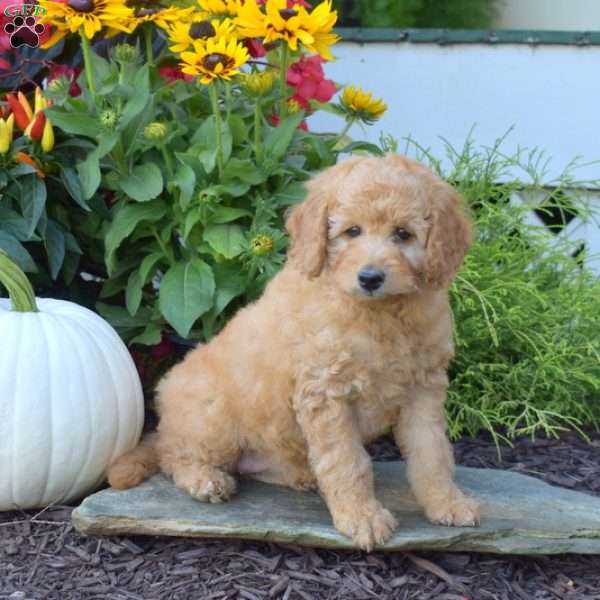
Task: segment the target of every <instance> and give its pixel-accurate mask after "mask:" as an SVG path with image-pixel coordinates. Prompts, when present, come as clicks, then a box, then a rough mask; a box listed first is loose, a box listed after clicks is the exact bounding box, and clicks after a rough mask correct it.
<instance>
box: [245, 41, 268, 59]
mask: <svg viewBox="0 0 600 600" xmlns="http://www.w3.org/2000/svg"><path fill="white" fill-rule="evenodd" d="M244 46H246V49H247V50H248V52H249V54H250V56H251V57H252V58H261V57H262V56H264V55H265V54H266V53H267V51H266V50H265V47H264V46H263V44H262V42H261V41H260V40H257V39H254V38H246V39H245V40H244Z"/></svg>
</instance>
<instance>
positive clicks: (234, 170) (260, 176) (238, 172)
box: [223, 158, 267, 185]
mask: <svg viewBox="0 0 600 600" xmlns="http://www.w3.org/2000/svg"><path fill="white" fill-rule="evenodd" d="M223 177H224V178H225V179H241V180H242V181H245V182H246V183H250V184H252V185H258V184H260V183H263V181H266V179H267V175H266V174H265V173H264V172H263V171H262V170H261V169H260V168H259V167H258V166H257V165H256V164H255V163H254V161H251V160H249V159H246V160H241V159H239V158H230V159H229V162H228V163H227V164H226V165H225V169H224V170H223Z"/></svg>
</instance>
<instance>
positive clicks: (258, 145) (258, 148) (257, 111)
mask: <svg viewBox="0 0 600 600" xmlns="http://www.w3.org/2000/svg"><path fill="white" fill-rule="evenodd" d="M261 129H262V110H261V108H260V101H259V100H258V99H257V100H256V104H255V105H254V154H255V156H256V162H262V159H263V151H262V150H263V149H262V131H261Z"/></svg>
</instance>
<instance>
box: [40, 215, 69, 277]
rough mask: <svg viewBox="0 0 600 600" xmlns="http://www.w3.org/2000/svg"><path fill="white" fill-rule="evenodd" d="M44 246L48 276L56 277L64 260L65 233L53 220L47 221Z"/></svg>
mask: <svg viewBox="0 0 600 600" xmlns="http://www.w3.org/2000/svg"><path fill="white" fill-rule="evenodd" d="M45 246H46V254H47V255H48V264H49V265H50V276H51V277H52V279H56V278H57V277H58V274H59V272H60V268H61V267H62V265H63V262H64V260H65V234H64V233H63V231H62V230H61V229H60V227H59V226H58V225H57V224H56V223H54V221H48V226H47V228H46V241H45Z"/></svg>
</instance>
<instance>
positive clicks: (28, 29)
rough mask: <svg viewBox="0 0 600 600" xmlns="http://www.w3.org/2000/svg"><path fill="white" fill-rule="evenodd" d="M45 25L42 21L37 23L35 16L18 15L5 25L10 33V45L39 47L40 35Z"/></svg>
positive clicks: (14, 46) (15, 46) (6, 30)
mask: <svg viewBox="0 0 600 600" xmlns="http://www.w3.org/2000/svg"><path fill="white" fill-rule="evenodd" d="M44 29H45V27H44V26H43V25H42V24H41V23H36V21H35V18H34V17H31V16H29V17H21V16H16V17H14V18H13V20H12V23H7V24H6V25H5V26H4V31H5V32H6V33H8V35H10V45H11V46H12V47H13V48H20V47H21V46H29V47H30V48H37V47H38V45H39V43H40V35H42V33H44Z"/></svg>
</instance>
